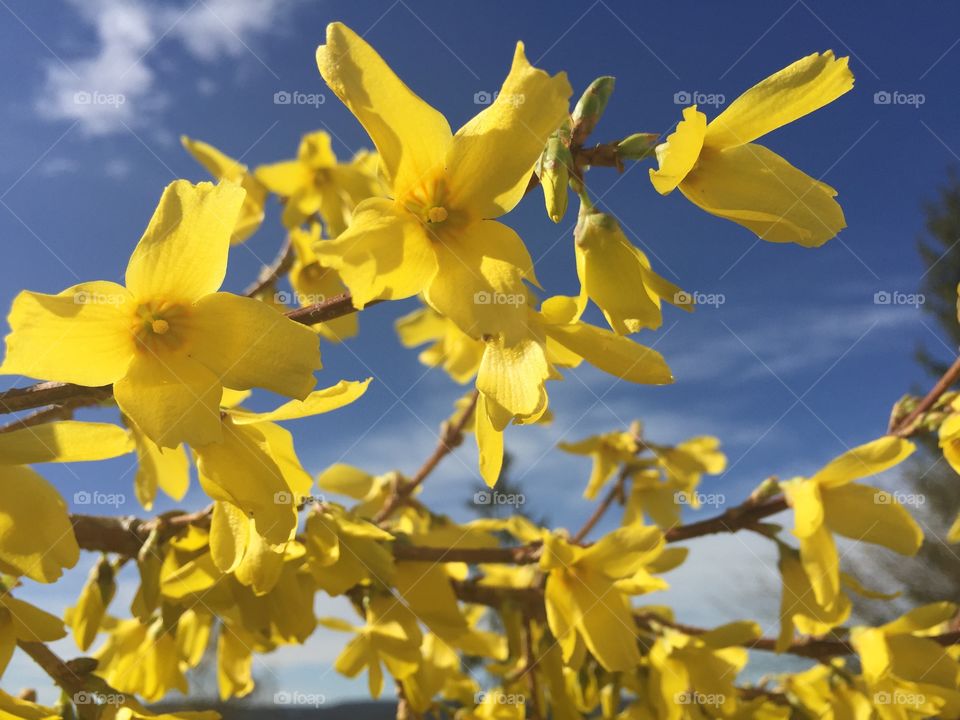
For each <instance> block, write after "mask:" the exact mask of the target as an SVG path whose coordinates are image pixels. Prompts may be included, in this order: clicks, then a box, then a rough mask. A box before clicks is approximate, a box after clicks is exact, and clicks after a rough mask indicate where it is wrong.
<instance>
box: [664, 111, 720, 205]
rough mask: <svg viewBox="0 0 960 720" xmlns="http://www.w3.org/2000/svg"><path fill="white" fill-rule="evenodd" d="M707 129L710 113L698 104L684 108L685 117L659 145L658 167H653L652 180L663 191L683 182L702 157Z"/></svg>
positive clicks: (669, 190) (671, 189)
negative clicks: (705, 113)
mask: <svg viewBox="0 0 960 720" xmlns="http://www.w3.org/2000/svg"><path fill="white" fill-rule="evenodd" d="M706 132H707V116H706V115H704V114H703V113H702V112H699V111H698V110H697V106H696V105H693V106H691V107H688V108H685V109H684V111H683V120H681V121H680V122H679V123H677V129H676V130H674V131H673V132H672V133H670V135H668V136H667V141H666V142H665V143H662V144H660V145H657V165H658V166H659V167H658V169H657V170H654V169H653V168H650V182H652V183H653V187H654V188H655V189H656V191H657V192H658V193H660V194H661V195H666V194H667V193H669V192H671V191H673V190H674V189H675V188H676V187H677V185H679V184H680V183H681V182H683V179H684V178H685V177H686V176H687V173H689V172H690V171H691V170H692V169H693V166H694V165H696V163H697V159H698V158H699V157H700V149H701V148H702V147H703V138H704V136H705V135H706Z"/></svg>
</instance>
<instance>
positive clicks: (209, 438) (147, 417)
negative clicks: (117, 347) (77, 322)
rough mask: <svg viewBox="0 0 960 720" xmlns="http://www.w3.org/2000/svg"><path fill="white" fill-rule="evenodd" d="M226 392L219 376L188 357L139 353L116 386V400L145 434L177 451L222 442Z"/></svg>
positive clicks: (160, 444)
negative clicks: (222, 408)
mask: <svg viewBox="0 0 960 720" xmlns="http://www.w3.org/2000/svg"><path fill="white" fill-rule="evenodd" d="M222 390H223V388H222V385H221V384H220V380H219V379H218V378H217V376H216V375H214V374H213V373H212V372H210V370H208V369H207V368H206V367H204V366H203V365H201V364H200V363H199V362H196V361H195V360H191V359H190V358H188V357H186V356H184V355H177V354H172V353H168V354H165V355H164V356H163V357H162V358H161V357H157V356H155V355H145V354H140V355H137V356H136V357H135V358H134V361H133V362H132V363H130V370H129V371H128V372H127V374H126V376H125V377H123V378H122V379H121V380H119V381H117V383H116V384H115V385H114V386H113V395H114V397H115V398H116V400H117V405H119V406H120V409H121V410H122V411H123V412H124V413H125V414H126V415H127V417H129V418H130V420H131V421H132V422H133V423H134V424H135V425H136V426H137V427H138V428H139V429H140V430H141V431H142V432H143V434H144V435H146V436H147V437H148V438H150V439H151V440H153V441H154V442H155V443H156V444H157V445H159V446H160V447H168V448H175V447H176V446H177V445H179V444H180V443H182V442H186V443H188V444H190V445H194V446H196V445H204V444H206V443H210V442H217V441H219V440H220V437H221V430H220V395H221V393H222Z"/></svg>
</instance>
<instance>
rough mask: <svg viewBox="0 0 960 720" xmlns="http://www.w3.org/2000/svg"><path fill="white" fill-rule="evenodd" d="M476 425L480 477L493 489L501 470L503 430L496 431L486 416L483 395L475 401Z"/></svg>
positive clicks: (485, 404)
mask: <svg viewBox="0 0 960 720" xmlns="http://www.w3.org/2000/svg"><path fill="white" fill-rule="evenodd" d="M474 412H475V413H476V424H475V426H474V432H475V434H476V438H477V451H478V452H479V455H480V477H482V478H483V481H484V482H485V483H486V484H487V487H493V486H494V485H496V484H497V480H498V479H499V478H500V470H501V469H502V468H503V430H497V428H496V427H494V425H493V423H492V422H491V421H490V418H489V417H488V415H487V400H486V398H485V397H484V395H483V393H481V394H480V397H479V398H478V399H477V407H476V410H475V411H474Z"/></svg>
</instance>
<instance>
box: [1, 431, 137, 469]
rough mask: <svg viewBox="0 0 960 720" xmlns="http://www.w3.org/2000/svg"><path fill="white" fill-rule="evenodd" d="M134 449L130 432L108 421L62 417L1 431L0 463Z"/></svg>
mask: <svg viewBox="0 0 960 720" xmlns="http://www.w3.org/2000/svg"><path fill="white" fill-rule="evenodd" d="M131 451H133V439H132V438H131V437H130V434H129V433H128V432H127V431H126V430H124V429H123V428H121V427H118V426H117V425H111V424H109V423H93V422H89V423H88V422H77V421H76V420H63V421H60V422H52V423H46V424H44V425H34V426H31V427H25V428H22V429H20V430H12V431H9V432H4V433H0V465H28V464H31V463H38V462H81V461H88V460H105V459H107V458H112V457H117V456H118V455H125V454H127V453H128V452H131Z"/></svg>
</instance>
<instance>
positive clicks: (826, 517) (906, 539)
mask: <svg viewBox="0 0 960 720" xmlns="http://www.w3.org/2000/svg"><path fill="white" fill-rule="evenodd" d="M913 451H914V446H913V443H910V442H908V441H907V440H903V439H900V438H896V437H889V436H888V437H883V438H880V439H879V440H874V441H873V442H869V443H867V444H865V445H860V446H858V447H855V448H853V449H852V450H850V451H848V452H846V453H844V454H843V455H841V456H840V457H838V458H836V459H834V460H832V461H830V462H829V463H828V464H827V465H826V466H825V467H824V468H823V469H821V470H820V471H819V472H817V473H816V474H815V475H814V476H813V477H811V478H796V479H794V480H790V481H789V482H785V483H782V487H783V490H784V493H785V494H786V496H787V501H788V502H789V503H790V506H791V507H792V508H793V511H794V531H793V533H794V535H796V536H797V537H798V538H799V539H800V559H801V561H802V563H803V569H804V571H805V572H806V573H807V577H808V578H809V579H810V584H811V585H812V587H813V592H814V597H815V598H816V600H817V603H818V604H819V605H820V606H822V607H824V608H828V609H829V608H832V607H833V603H834V602H835V601H836V600H837V598H838V597H839V594H840V558H839V556H838V554H837V546H836V544H835V543H834V540H833V536H832V535H831V534H830V533H831V532H835V533H837V534H838V535H843V536H844V537H849V538H852V539H854V540H857V541H859V542H868V543H873V544H876V545H883V546H884V547H887V548H889V549H891V550H893V551H894V552H898V553H900V554H901V555H914V554H916V552H917V550H919V549H920V544H921V543H922V542H923V531H922V530H921V529H920V526H919V525H917V522H916V520H914V519H913V518H912V517H911V516H910V514H909V513H908V512H907V511H906V510H905V509H904V508H903V506H902V505H900V504H899V503H898V502H897V501H896V499H895V498H894V497H893V496H892V495H890V493H887V492H884V491H883V490H878V489H877V488H875V487H871V486H869V485H862V484H859V483H854V482H853V481H854V480H857V479H859V478H862V477H866V476H869V475H876V474H877V473H879V472H883V471H884V470H887V469H888V468H891V467H893V466H895V465H897V464H899V463H900V462H902V461H903V460H904V459H906V458H907V457H908V456H909V455H910V454H911V453H912V452H913Z"/></svg>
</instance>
